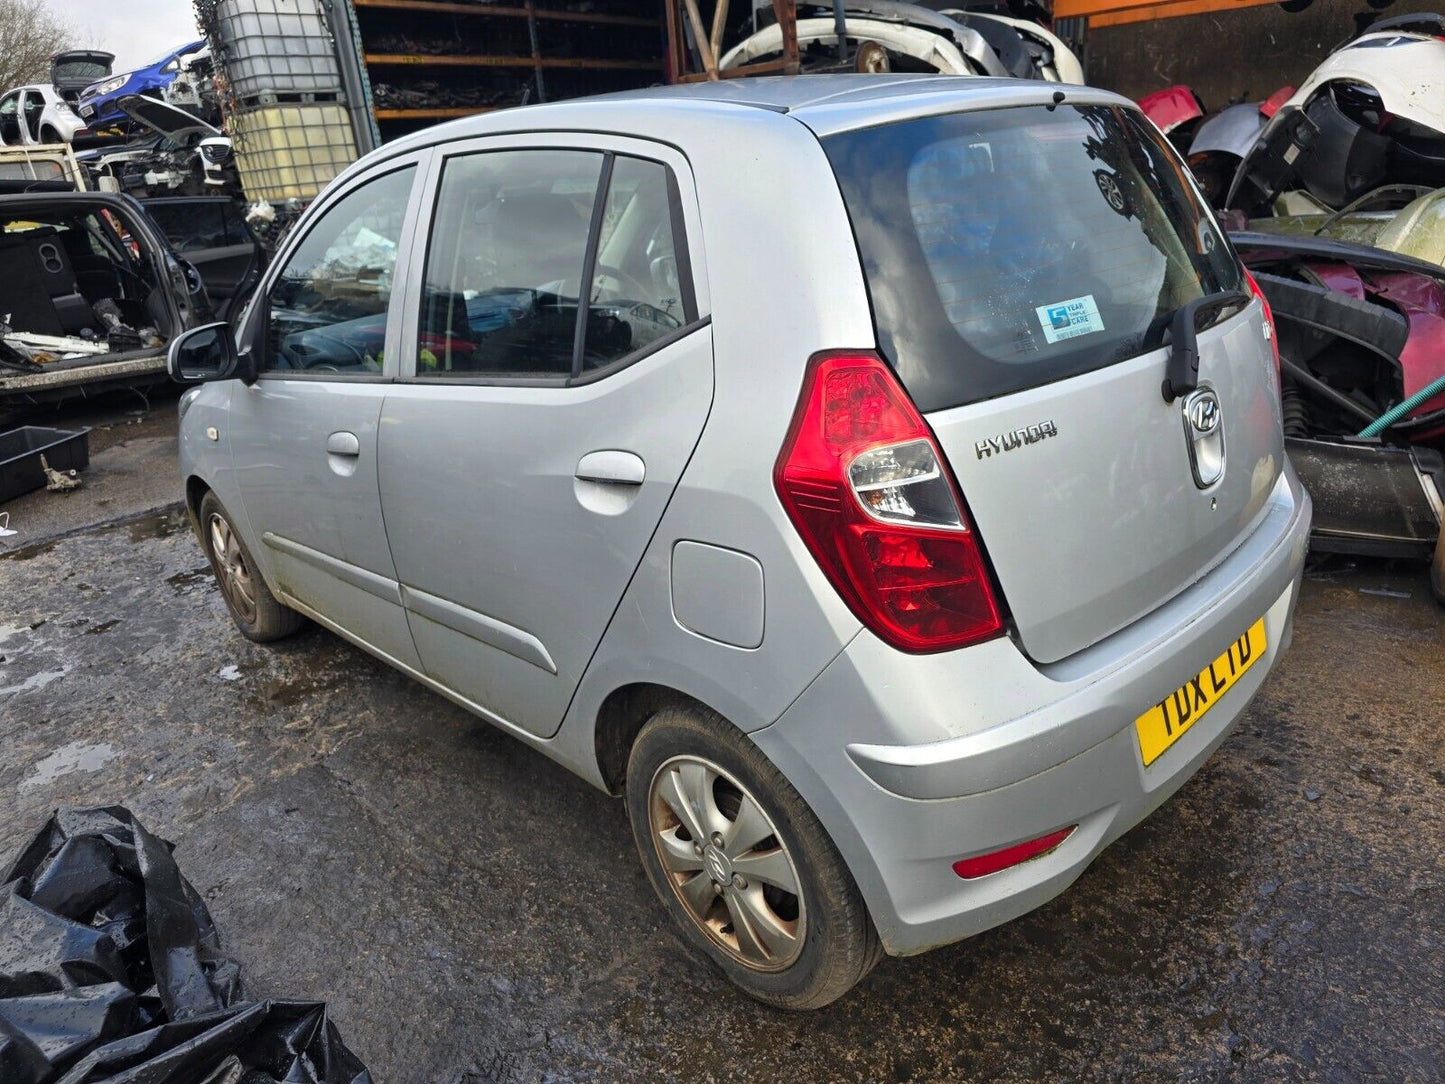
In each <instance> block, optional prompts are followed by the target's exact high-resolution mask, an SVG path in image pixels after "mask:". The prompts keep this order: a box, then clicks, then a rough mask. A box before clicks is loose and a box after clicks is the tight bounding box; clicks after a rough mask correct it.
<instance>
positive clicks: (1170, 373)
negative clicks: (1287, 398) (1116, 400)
mask: <svg viewBox="0 0 1445 1084" xmlns="http://www.w3.org/2000/svg"><path fill="white" fill-rule="evenodd" d="M1249 302H1250V296H1249V295H1248V294H1247V293H1245V292H1244V291H1243V290H1221V291H1219V293H1217V294H1205V295H1204V296H1203V297H1196V298H1195V299H1194V300H1193V301H1191V302H1189V303H1188V304H1187V305H1182V306H1180V308H1179V309H1177V310H1176V311H1175V313H1174V318H1173V320H1171V321H1170V324H1169V339H1170V343H1171V345H1170V352H1169V364H1168V367H1167V368H1165V370H1164V386H1163V388H1162V389H1161V391H1163V393H1164V401H1165V402H1166V403H1172V402H1174V400H1175V399H1178V398H1179V397H1180V396H1181V395H1188V394H1189V393H1190V392H1191V391H1193V390H1194V389H1195V388H1197V387H1199V337H1198V334H1197V333H1198V325H1199V318H1200V317H1201V316H1203V315H1204V314H1205V313H1210V312H1217V311H1218V310H1220V309H1222V308H1225V307H1227V306H1229V305H1248V304H1249Z"/></svg>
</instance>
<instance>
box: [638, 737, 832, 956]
mask: <svg viewBox="0 0 1445 1084" xmlns="http://www.w3.org/2000/svg"><path fill="white" fill-rule="evenodd" d="M647 810H648V822H649V833H650V835H651V836H652V842H653V846H654V848H655V849H656V852H657V858H658V861H659V862H660V863H661V864H662V868H663V870H664V872H665V874H666V877H667V881H668V884H670V885H671V886H672V890H673V892H674V894H675V895H676V896H677V899H678V901H679V902H680V903H681V904H682V907H683V910H684V911H686V912H687V914H688V917H689V918H691V919H692V921H693V922H694V923H696V924H697V926H698V928H699V929H701V930H702V932H703V933H704V934H705V935H706V936H707V938H708V940H709V941H711V942H712V943H713V945H715V946H716V947H717V948H719V949H721V950H722V951H723V952H724V953H725V954H726V955H728V956H730V957H731V958H733V959H734V960H736V961H738V962H739V963H741V964H743V965H744V966H746V967H749V968H752V969H754V970H757V971H780V970H782V969H783V968H786V967H787V966H788V965H790V964H791V963H793V961H794V960H796V959H797V958H798V954H799V953H800V952H802V949H803V941H804V936H805V932H806V930H805V925H806V921H807V915H806V909H805V907H804V904H803V896H802V890H801V887H800V880H799V877H798V870H797V866H796V865H795V864H794V862H793V859H792V856H791V855H790V854H789V853H788V848H787V846H786V845H785V844H784V842H783V839H782V836H780V835H779V834H778V831H777V828H776V827H775V826H774V824H773V822H772V819H771V818H770V817H769V816H768V814H767V813H766V812H765V811H764V810H763V807H762V805H761V804H760V803H759V802H758V801H757V799H756V798H754V797H753V796H752V795H751V794H749V793H748V791H747V788H745V787H744V786H743V785H742V784H741V783H739V782H738V781H737V779H735V778H734V777H733V776H731V775H730V774H728V772H726V771H725V770H724V769H723V768H721V767H719V766H718V765H717V764H714V763H713V762H712V761H710V760H707V759H705V758H703V757H696V756H680V757H673V758H672V759H670V760H668V761H665V762H664V763H663V764H662V766H661V767H659V768H658V769H657V773H656V774H655V775H654V776H653V778H652V784H651V786H650V787H649V789H648V796H647Z"/></svg>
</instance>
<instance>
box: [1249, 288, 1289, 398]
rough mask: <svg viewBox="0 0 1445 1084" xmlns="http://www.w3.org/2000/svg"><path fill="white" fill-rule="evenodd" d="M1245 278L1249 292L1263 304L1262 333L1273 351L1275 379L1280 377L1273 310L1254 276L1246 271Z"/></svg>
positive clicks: (1277, 338) (1277, 334) (1277, 341)
mask: <svg viewBox="0 0 1445 1084" xmlns="http://www.w3.org/2000/svg"><path fill="white" fill-rule="evenodd" d="M1244 277H1245V279H1247V280H1248V282H1249V292H1250V293H1252V294H1254V296H1255V297H1257V298H1259V303H1260V304H1261V305H1263V306H1264V334H1265V337H1266V338H1267V339H1269V345H1270V349H1271V350H1273V351H1274V375H1275V379H1276V380H1279V379H1281V378H1282V374H1281V373H1280V364H1279V333H1278V332H1277V331H1276V330H1275V326H1274V310H1273V309H1271V308H1270V307H1269V298H1267V297H1265V296H1264V291H1263V290H1261V289H1260V288H1259V283H1257V282H1255V281H1254V276H1253V275H1251V274H1250V273H1249V272H1248V271H1245V273H1244Z"/></svg>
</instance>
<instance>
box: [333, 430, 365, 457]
mask: <svg viewBox="0 0 1445 1084" xmlns="http://www.w3.org/2000/svg"><path fill="white" fill-rule="evenodd" d="M326 454H327V455H349V456H358V455H360V454H361V441H360V439H359V438H358V437H357V435H356V434H355V433H348V432H346V431H345V430H342V431H341V432H339V433H332V434H331V435H330V436H329V437H327V438H326Z"/></svg>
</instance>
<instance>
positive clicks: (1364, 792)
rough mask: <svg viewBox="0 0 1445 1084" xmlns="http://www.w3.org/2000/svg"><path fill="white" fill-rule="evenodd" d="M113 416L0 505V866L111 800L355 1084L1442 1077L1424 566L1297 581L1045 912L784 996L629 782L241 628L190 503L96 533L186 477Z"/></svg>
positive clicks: (1441, 807)
mask: <svg viewBox="0 0 1445 1084" xmlns="http://www.w3.org/2000/svg"><path fill="white" fill-rule="evenodd" d="M108 417H109V420H111V421H114V422H115V423H116V425H115V426H114V427H113V428H112V429H111V430H108V431H106V435H105V436H104V437H103V438H101V439H98V440H96V441H95V444H93V447H94V448H96V453H95V455H94V460H95V466H94V469H93V471H92V473H91V481H92V484H91V485H90V487H89V489H88V491H87V490H81V491H79V492H77V493H74V494H70V495H55V494H42V495H34V496H32V497H29V498H24V499H22V500H20V501H15V502H12V503H11V505H10V506H8V509H7V510H9V511H11V512H12V513H13V514H14V519H15V523H14V524H13V526H16V527H19V528H21V530H22V531H23V532H25V533H24V537H22V538H18V539H7V540H4V541H3V542H0V548H4V547H5V546H6V544H7V543H9V550H10V552H7V553H4V554H0V749H3V750H4V753H3V756H0V860H8V857H9V855H10V854H12V853H13V852H14V851H15V849H16V848H17V847H18V846H19V844H20V843H21V842H22V840H24V839H25V838H27V837H28V836H29V835H30V834H31V832H33V831H34V830H35V828H37V827H38V826H39V825H40V823H41V822H42V821H43V819H44V817H45V816H46V814H47V812H48V811H49V810H50V809H51V808H53V807H54V806H57V805H62V804H71V805H89V804H110V803H123V804H126V805H129V806H130V807H131V808H132V809H134V810H135V811H136V812H137V813H138V814H140V815H141V816H142V817H143V818H144V819H145V821H146V822H147V823H148V824H149V826H150V827H151V828H152V829H153V830H154V831H157V832H159V833H161V834H163V835H165V836H167V837H168V838H170V839H172V840H174V841H175V842H176V843H177V844H178V847H177V851H176V856H177V858H178V860H179V861H180V864H181V867H182V869H183V870H184V871H185V872H186V874H187V875H188V876H189V877H190V879H191V880H192V881H193V882H194V883H195V884H196V886H197V888H198V889H199V890H200V891H201V892H202V894H203V895H204V896H205V897H206V899H207V901H208V903H209V905H210V907H211V910H212V912H213V914H214V915H215V917H216V920H217V922H218V923H219V925H220V928H221V931H222V935H223V938H224V941H225V943H226V945H227V947H228V948H229V950H230V951H231V952H232V953H233V954H234V955H235V956H237V957H238V958H239V959H240V960H241V961H243V963H244V965H245V976H246V979H247V983H248V988H249V991H250V992H251V993H252V994H253V995H257V996H268V995H278V996H294V997H308V998H310V997H315V998H324V999H326V1000H328V1001H329V1002H331V1004H332V1006H333V1011H334V1019H335V1020H336V1022H337V1023H338V1024H339V1026H340V1027H341V1029H342V1032H343V1034H344V1036H345V1038H346V1041H347V1042H348V1044H349V1045H350V1046H351V1047H352V1048H353V1049H354V1050H356V1052H357V1053H358V1054H359V1055H360V1056H361V1057H362V1058H364V1059H365V1060H366V1061H367V1062H368V1063H369V1065H370V1066H371V1068H372V1070H373V1072H374V1074H375V1075H376V1078H377V1079H378V1080H380V1081H388V1082H401V1084H411V1082H416V1084H435V1082H449V1084H463V1082H465V1084H480V1082H493V1081H497V1082H502V1081H505V1082H513V1081H518V1082H521V1081H526V1082H531V1081H542V1080H586V1081H618V1080H653V1079H657V1080H686V1081H695V1080H728V1079H757V1080H789V1081H798V1082H802V1081H835V1080H858V1081H908V1080H920V1081H922V1080H942V1081H983V1080H1006V1081H1038V1080H1049V1081H1096V1080H1109V1081H1113V1080H1121V1081H1122V1080H1130V1081H1138V1080H1151V1081H1152V1080H1171V1081H1173V1080H1183V1081H1213V1080H1219V1079H1222V1078H1224V1077H1226V1076H1228V1078H1229V1079H1231V1080H1238V1081H1271V1082H1273V1081H1293V1080H1325V1081H1420V1082H1426V1081H1438V1080H1440V1079H1442V1078H1445V1000H1442V998H1445V995H1442V991H1445V945H1442V941H1445V853H1442V852H1445V801H1442V799H1445V753H1442V748H1445V711H1442V710H1441V707H1440V700H1441V697H1442V695H1445V613H1442V611H1441V610H1439V609H1437V608H1436V607H1435V605H1434V604H1433V603H1432V602H1431V601H1430V600H1429V592H1428V587H1427V585H1426V583H1425V580H1424V578H1423V574H1421V573H1418V572H1417V571H1415V570H1393V571H1392V570H1388V569H1384V568H1382V567H1379V566H1367V567H1362V568H1359V569H1351V568H1341V569H1338V570H1336V571H1333V572H1324V573H1315V574H1313V575H1312V576H1311V577H1310V578H1309V579H1308V580H1307V582H1306V587H1305V591H1304V595H1303V599H1302V601H1301V604H1300V612H1299V622H1298V631H1297V634H1296V638H1295V643H1294V647H1293V649H1292V650H1291V652H1290V653H1289V655H1288V656H1287V657H1286V659H1285V660H1284V662H1283V664H1282V665H1281V666H1280V668H1279V669H1278V670H1277V671H1276V673H1275V674H1274V675H1272V676H1271V678H1270V680H1269V681H1268V683H1267V684H1266V685H1265V687H1264V690H1263V692H1262V693H1261V695H1260V696H1259V698H1258V699H1257V701H1256V702H1255V704H1254V706H1253V707H1252V708H1251V709H1250V711H1249V713H1248V715H1247V716H1246V718H1245V719H1244V721H1243V722H1242V724H1241V725H1240V726H1239V727H1238V728H1237V729H1236V730H1235V732H1234V734H1233V735H1232V736H1231V737H1230V739H1229V740H1228V741H1227V742H1226V743H1225V745H1224V746H1223V747H1222V748H1221V749H1220V751H1219V752H1218V754H1217V755H1216V756H1215V757H1214V758H1213V760H1212V761H1211V762H1210V763H1209V764H1208V765H1207V766H1206V767H1205V769H1204V770H1203V771H1202V772H1201V773H1200V774H1199V775H1198V776H1197V777H1196V778H1195V779H1194V780H1193V781H1191V782H1190V783H1189V784H1188V785H1187V786H1186V787H1185V788H1184V789H1183V790H1182V791H1181V792H1180V793H1179V794H1178V795H1177V796H1176V797H1175V798H1174V799H1173V800H1172V801H1170V802H1169V803H1168V804H1167V805H1165V806H1164V807H1163V808H1162V809H1161V810H1159V811H1158V813H1156V814H1155V816H1154V817H1153V818H1151V819H1150V820H1149V821H1147V822H1146V823H1144V824H1143V825H1141V826H1140V827H1139V828H1138V829H1136V830H1135V831H1134V832H1132V833H1131V834H1130V835H1128V836H1126V837H1125V838H1124V839H1123V840H1121V841H1119V842H1118V843H1117V844H1115V845H1114V846H1113V847H1111V848H1110V849H1109V850H1108V851H1107V852H1105V853H1104V854H1103V855H1102V856H1101V858H1100V859H1099V860H1098V861H1097V862H1096V863H1095V865H1094V866H1093V867H1092V868H1091V869H1090V870H1089V871H1088V872H1087V873H1086V874H1085V875H1084V876H1083V877H1082V878H1081V879H1080V880H1079V882H1078V883H1077V884H1075V885H1074V887H1072V888H1071V889H1070V890H1069V891H1068V892H1066V893H1065V894H1064V895H1063V896H1061V897H1060V898H1059V899H1057V900H1056V901H1054V902H1053V903H1051V904H1048V905H1047V906H1045V907H1043V908H1041V909H1040V910H1038V911H1036V912H1034V913H1033V914H1031V915H1029V916H1027V917H1025V918H1023V919H1021V920H1019V921H1017V922H1014V923H1011V924H1009V925H1007V926H1005V927H1002V928H1000V929H998V930H995V931H992V932H990V933H987V934H985V935H983V936H980V937H978V938H975V939H974V940H972V941H970V942H967V943H964V944H960V945H955V946H953V947H950V948H946V949H942V950H940V951H937V952H934V953H931V954H929V955H927V956H922V957H916V958H913V959H907V960H894V959H889V960H885V961H884V962H883V964H882V965H880V967H879V968H878V970H877V971H875V972H874V974H873V976H872V977H871V978H870V979H869V980H868V981H867V982H866V983H865V984H864V985H863V986H861V987H860V988H858V989H857V990H855V991H854V992H853V993H852V994H851V995H849V996H848V997H847V998H845V999H844V1000H843V1001H841V1002H839V1003H838V1004H837V1005H835V1006H833V1007H832V1008H830V1009H828V1010H825V1011H823V1012H820V1013H816V1014H813V1015H807V1016H792V1015H783V1014H779V1013H776V1012H772V1011H769V1010H767V1009H764V1008H761V1007H759V1006H757V1005H755V1004H753V1003H751V1002H748V1001H745V1000H743V999H741V998H740V997H738V996H736V995H735V994H734V993H733V992H732V990H731V988H730V987H728V986H727V985H726V984H725V983H724V982H723V981H721V980H720V979H719V978H718V977H716V976H715V975H714V974H713V973H712V972H711V971H710V970H709V969H708V968H707V967H705V966H704V965H702V964H700V963H699V962H698V961H697V960H695V959H694V958H693V957H692V956H691V955H690V954H689V952H688V950H687V949H686V948H685V947H684V945H683V943H682V941H681V939H680V938H679V937H678V935H677V934H676V933H675V932H674V931H673V929H672V928H671V927H670V926H669V925H668V922H667V920H666V916H665V914H664V912H663V911H662V909H661V907H660V905H659V904H658V903H657V901H656V900H655V899H654V898H653V896H652V894H651V891H650V889H649V887H648V885H647V883H646V882H645V880H644V878H643V875H642V873H641V870H640V867H639V866H638V864H637V860H636V857H635V855H634V853H633V848H632V842H631V838H630V836H629V833H628V829H627V824H626V820H625V813H624V810H623V807H622V805H621V803H620V802H617V801H614V800H612V799H609V798H606V797H604V796H603V795H601V794H599V793H596V792H594V791H593V790H591V789H590V788H589V787H587V786H586V785H584V784H583V783H581V782H579V781H577V780H576V779H574V778H573V777H572V776H570V775H568V774H567V773H565V772H564V771H563V770H562V769H560V768H558V767H556V766H554V765H553V764H551V763H550V762H549V761H547V760H545V759H544V758H543V757H541V756H540V755H538V754H536V753H533V752H531V751H529V750H528V749H526V748H524V747H523V746H521V745H520V744H518V743H516V742H514V741H512V740H511V739H508V738H506V737H504V736H503V735H501V734H500V733H498V732H496V731H494V730H492V729H491V728H490V727H488V726H487V725H486V724H484V723H482V722H480V721H478V720H475V719H473V718H472V717H470V716H468V715H466V714H464V713H463V712H462V711H460V710H459V709H457V708H455V707H453V706H452V705H450V704H449V703H447V702H446V701H444V700H442V699H441V698H440V697H437V696H434V695H432V694H430V693H428V692H426V691H424V690H422V689H421V688H419V687H418V686H416V685H414V684H412V683H410V682H409V681H407V680H406V679H405V678H403V677H401V676H400V675H398V674H396V673H394V672H392V671H390V670H388V669H386V668H385V667H383V666H382V665H381V664H379V663H377V662H375V661H374V660H372V659H371V658H370V657H369V656H367V655H365V654H363V653H361V652H360V651H357V650H355V649H353V648H351V647H349V646H348V645H346V644H345V643H343V642H342V641H340V640H338V639H337V638H336V637H334V636H331V635H329V634H327V633H324V632H321V631H319V630H317V629H310V630H308V631H306V632H304V633H303V634H301V635H300V636H298V637H297V638H295V639H294V640H291V641H289V642H287V643H285V644H283V645H281V646H279V647H276V648H271V649H267V648H263V647H258V646H256V645H253V644H250V643H248V642H247V641H245V640H243V639H242V638H241V637H240V636H239V635H238V634H237V633H236V632H235V631H233V629H232V626H231V624H230V622H229V620H228V619H227V616H226V612H225V609H224V606H223V603H222V601H221V598H220V595H219V594H218V592H217V590H216V588H215V586H214V585H213V583H212V581H211V579H210V577H209V574H208V571H207V569H206V566H205V563H204V561H203V559H202V557H201V554H200V550H199V549H198V547H197V545H196V542H195V541H194V539H193V538H192V537H191V536H190V535H189V533H188V532H187V530H186V528H185V526H184V521H183V520H182V518H181V517H180V516H179V515H178V514H175V513H171V512H162V513H159V514H147V515H141V516H140V517H139V518H132V519H128V520H124V521H121V522H115V521H114V520H115V517H117V516H120V515H122V514H123V513H125V512H128V511H130V512H139V511H144V510H145V509H148V508H150V507H151V503H150V502H152V501H155V500H158V499H169V497H170V495H171V494H173V493H174V492H175V489H174V480H173V479H170V480H163V481H158V482H154V483H152V482H151V481H148V480H147V481H144V482H141V481H140V480H139V479H140V478H141V477H142V476H144V477H145V478H146V479H149V477H150V474H151V472H153V470H159V469H160V465H161V464H162V463H164V462H166V461H167V460H168V458H169V457H170V455H171V454H172V448H173V444H172V443H170V442H172V437H171V433H172V432H173V426H174V414H173V405H167V406H164V407H161V408H159V409H158V410H157V412H156V414H155V415H154V416H152V417H150V418H148V419H145V420H141V421H134V420H131V419H127V418H126V417H125V415H124V413H123V411H122V412H118V413H115V414H113V415H110V416H108ZM106 420H107V418H106V417H103V416H100V415H97V416H95V417H94V418H93V422H104V421H106ZM170 469H172V468H170V467H169V466H166V468H165V471H166V472H168V471H169V470H170ZM163 477H164V475H163ZM107 496H109V497H110V498H111V500H110V503H109V504H107V505H104V506H101V505H100V501H101V499H102V498H105V497H107ZM61 502H64V503H61ZM22 513H23V514H22ZM37 525H38V526H37ZM67 531H68V532H70V533H68V534H66V533H64V532H67ZM21 542H24V543H28V548H24V549H18V550H17V549H16V545H17V544H18V543H21Z"/></svg>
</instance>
